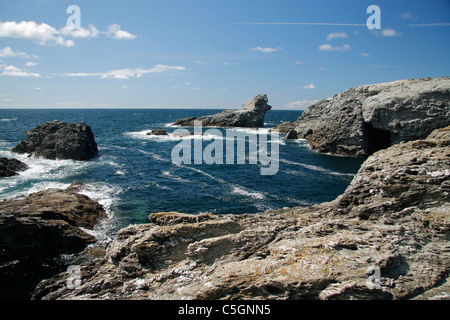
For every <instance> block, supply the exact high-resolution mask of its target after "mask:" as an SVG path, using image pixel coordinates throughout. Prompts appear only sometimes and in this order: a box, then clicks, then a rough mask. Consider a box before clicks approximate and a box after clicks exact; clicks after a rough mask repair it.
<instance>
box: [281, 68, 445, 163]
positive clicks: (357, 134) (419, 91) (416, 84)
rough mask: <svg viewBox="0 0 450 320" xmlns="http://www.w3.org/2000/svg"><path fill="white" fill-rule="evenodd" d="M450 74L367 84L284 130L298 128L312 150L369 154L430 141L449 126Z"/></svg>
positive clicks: (329, 101) (322, 102)
mask: <svg viewBox="0 0 450 320" xmlns="http://www.w3.org/2000/svg"><path fill="white" fill-rule="evenodd" d="M449 106H450V78H449V77H443V78H427V79H412V80H399V81H393V82H386V83H378V84H372V85H364V86H360V87H356V88H351V89H348V90H346V91H344V92H342V93H339V94H335V95H333V96H331V97H329V98H328V99H324V100H320V101H318V102H317V103H315V104H313V105H311V106H310V107H309V108H308V110H306V111H305V112H303V114H302V115H301V116H300V117H299V118H298V119H297V121H295V122H294V123H289V122H286V123H282V124H281V125H280V126H278V127H277V129H278V130H279V131H280V132H282V133H288V132H289V130H292V129H293V130H295V131H296V133H297V135H298V137H299V138H303V139H306V140H308V143H309V145H310V146H311V148H312V149H314V150H316V151H318V152H322V153H332V154H338V155H344V156H351V157H367V156H369V155H371V154H373V153H374V152H376V151H378V150H381V149H385V148H387V147H390V146H392V145H394V144H397V143H400V142H406V141H411V140H415V139H425V138H426V137H427V136H428V135H429V134H430V133H431V132H432V131H433V130H434V129H436V128H443V127H445V126H448V125H450V108H449Z"/></svg>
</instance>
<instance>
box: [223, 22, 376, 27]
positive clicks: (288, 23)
mask: <svg viewBox="0 0 450 320" xmlns="http://www.w3.org/2000/svg"><path fill="white" fill-rule="evenodd" d="M232 24H253V25H306V26H353V27H355V26H357V27H366V26H367V24H362V23H334V22H233V23H232Z"/></svg>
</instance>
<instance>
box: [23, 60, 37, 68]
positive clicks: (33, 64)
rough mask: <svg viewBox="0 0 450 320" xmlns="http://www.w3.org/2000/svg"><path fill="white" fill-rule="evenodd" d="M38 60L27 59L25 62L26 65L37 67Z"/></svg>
mask: <svg viewBox="0 0 450 320" xmlns="http://www.w3.org/2000/svg"><path fill="white" fill-rule="evenodd" d="M37 65H38V64H37V62H33V61H27V63H25V66H27V67H35V66H37Z"/></svg>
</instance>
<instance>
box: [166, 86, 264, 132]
mask: <svg viewBox="0 0 450 320" xmlns="http://www.w3.org/2000/svg"><path fill="white" fill-rule="evenodd" d="M267 103H268V99H267V95H265V94H260V95H257V96H256V97H254V98H252V99H250V100H248V101H247V102H246V103H244V104H243V105H242V109H240V110H224V111H222V112H219V113H217V114H214V115H210V116H203V117H200V118H195V117H189V118H185V119H178V120H177V121H176V122H175V123H174V124H175V125H180V126H183V127H193V126H194V122H195V121H201V122H202V126H204V127H213V126H215V127H245V128H261V127H264V117H265V115H266V112H267V111H269V110H270V109H272V107H271V106H269V105H268V104H267Z"/></svg>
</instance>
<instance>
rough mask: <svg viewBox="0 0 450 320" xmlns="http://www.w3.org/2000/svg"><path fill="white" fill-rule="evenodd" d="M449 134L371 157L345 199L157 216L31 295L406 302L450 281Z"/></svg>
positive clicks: (124, 232) (123, 232)
mask: <svg viewBox="0 0 450 320" xmlns="http://www.w3.org/2000/svg"><path fill="white" fill-rule="evenodd" d="M449 137H450V130H446V131H445V130H444V131H443V130H441V131H439V132H438V133H433V134H432V135H431V136H430V138H429V139H427V140H416V141H412V142H408V143H401V144H397V145H395V146H393V147H390V148H389V149H387V150H382V151H379V152H377V153H375V154H374V155H372V156H371V157H369V158H368V159H367V160H366V162H365V163H364V164H363V166H362V167H361V169H360V170H359V172H358V174H357V175H356V176H355V178H354V180H353V181H352V183H351V184H350V186H349V187H348V188H347V190H346V191H345V193H344V194H343V195H342V196H340V197H338V198H337V199H336V200H334V201H332V202H328V203H322V204H319V205H316V206H313V207H295V208H285V209H282V210H276V211H268V212H264V213H258V214H243V215H212V214H207V213H204V214H201V215H197V216H196V215H188V214H183V213H177V212H164V213H155V214H152V215H150V221H151V223H148V224H142V225H130V226H128V227H126V228H124V229H122V230H120V231H119V232H118V234H117V237H116V239H115V240H114V241H113V242H112V243H110V244H109V246H108V247H107V249H106V254H105V256H104V257H103V258H101V259H97V260H93V261H89V262H86V263H84V264H82V265H81V272H82V279H83V282H82V285H81V287H80V288H78V289H75V290H70V289H68V288H67V286H66V280H67V277H68V276H69V275H68V273H61V274H59V275H57V276H55V277H53V278H51V279H49V280H45V281H42V282H41V283H40V284H39V285H38V286H37V288H36V290H35V292H34V296H33V298H34V299H405V298H414V297H427V295H426V292H427V291H429V290H432V291H433V293H435V292H437V291H439V292H440V294H441V296H450V294H449V292H443V293H442V290H446V289H445V288H447V289H448V288H449V286H445V287H444V286H442V287H439V286H440V285H441V284H445V283H446V279H447V277H448V275H449V271H450V246H449V242H448V237H449V232H450V205H449V200H450V171H449V168H450V157H449V155H450V139H449Z"/></svg>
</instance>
